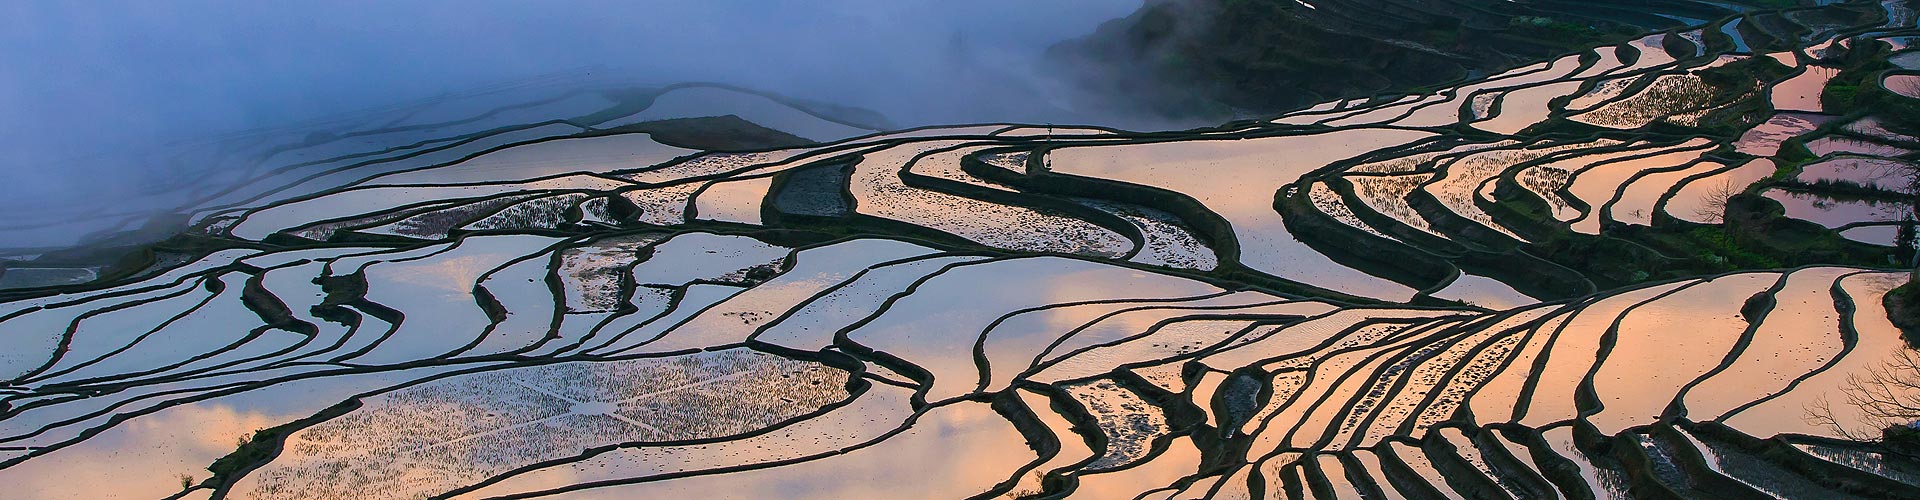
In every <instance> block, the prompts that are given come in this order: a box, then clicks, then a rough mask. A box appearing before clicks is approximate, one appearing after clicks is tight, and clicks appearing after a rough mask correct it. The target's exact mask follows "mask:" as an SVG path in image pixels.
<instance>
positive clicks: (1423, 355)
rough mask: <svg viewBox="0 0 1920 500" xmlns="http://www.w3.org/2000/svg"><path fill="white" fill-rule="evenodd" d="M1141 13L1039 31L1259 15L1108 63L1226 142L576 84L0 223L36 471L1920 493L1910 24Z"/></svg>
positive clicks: (6, 402)
mask: <svg viewBox="0 0 1920 500" xmlns="http://www.w3.org/2000/svg"><path fill="white" fill-rule="evenodd" d="M1146 4H1147V5H1145V6H1143V7H1142V9H1141V10H1140V11H1139V13H1136V14H1134V15H1132V16H1130V17H1127V18H1124V19H1120V20H1116V21H1113V22H1110V23H1109V24H1107V25H1103V26H1102V27H1101V28H1100V29H1099V30H1098V31H1096V32H1095V33H1094V34H1093V35H1089V36H1088V37H1087V38H1082V39H1077V40H1075V41H1072V42H1069V43H1066V44H1062V45H1060V46H1057V47H1056V48H1055V49H1054V50H1052V51H1051V52H1050V53H1049V54H1048V57H1050V58H1052V60H1054V61H1056V62H1057V63H1058V64H1060V65H1061V66H1067V65H1070V64H1089V62H1088V61H1090V60H1094V59H1098V60H1106V61H1117V60H1120V59H1127V58H1125V57H1122V56H1120V55H1117V54H1120V53H1122V52H1125V51H1128V50H1133V49H1137V48H1138V47H1137V46H1138V44H1139V43H1141V42H1140V41H1141V40H1149V39H1158V38H1157V37H1160V36H1161V35H1165V36H1169V37H1170V36H1174V35H1171V34H1164V33H1162V34H1155V33H1159V32H1156V31H1153V30H1167V33H1174V32H1181V31H1182V30H1188V31H1191V30H1209V31H1207V33H1238V34H1237V35H1233V36H1231V37H1229V36H1228V35H1217V36H1213V35H1208V36H1200V35H1195V36H1191V37H1189V38H1185V39H1184V40H1186V41H1185V42H1181V43H1182V44H1184V45H1179V46H1174V47H1172V48H1167V49H1166V50H1170V51H1175V52H1167V53H1156V54H1154V55H1141V56H1139V57H1136V58H1132V59H1128V60H1129V61H1131V62H1127V63H1125V64H1128V65H1132V66H1131V67H1132V68H1133V70H1138V71H1149V68H1160V69H1159V70H1156V71H1160V70H1164V71H1168V72H1170V73H1169V74H1174V73H1172V72H1175V70H1173V69H1167V67H1165V66H1156V65H1168V64H1171V65H1177V66H1179V67H1180V68H1184V69H1182V70H1179V71H1183V72H1180V73H1178V75H1177V78H1175V77H1170V78H1169V79H1168V80H1167V81H1163V82H1161V84H1162V85H1164V86H1166V87H1167V88H1187V89H1190V90H1189V91H1187V92H1185V93H1184V94H1183V93H1180V92H1159V91H1155V92H1148V91H1146V90H1142V89H1139V88H1133V87H1126V88H1119V87H1122V86H1125V85H1131V84H1130V83H1125V82H1113V83H1112V85H1113V86H1114V88H1108V89H1106V90H1108V91H1111V92H1112V93H1110V94H1108V95H1110V96H1118V97H1113V98H1115V99H1118V98H1125V96H1129V95H1136V96H1138V98H1139V99H1141V100H1155V104H1154V105H1155V106H1161V107H1178V106H1187V104H1183V103H1184V102H1186V101H1181V100H1180V99H1184V98H1186V97H1178V96H1188V97H1193V96H1203V97H1204V98H1205V99H1206V100H1208V101H1209V102H1211V103H1213V104H1209V105H1207V106H1212V107H1205V106H1200V107H1192V108H1191V109H1195V110H1199V111H1195V113H1197V114H1196V115H1194V116H1202V117H1203V119H1211V120H1212V121H1211V122H1209V123H1208V124H1206V125H1205V126H1200V127H1198V128H1187V129H1182V130H1159V131H1136V130H1129V129H1126V128H1123V127H1117V126H1110V125H1084V124H1070V123H1044V122H1042V123H1019V122H1008V123H963V124H950V125H926V126H913V127H904V128H903V127H899V126H895V125H893V124H892V123H891V122H889V121H887V119H885V118H884V117H883V116H881V114H880V113H873V112H867V111H864V110H861V109H857V108H854V107H850V106H839V105H835V104H830V103H825V102H820V101H817V100H811V99H801V98H793V97H788V96H786V95H784V94H781V93H776V92H772V91H765V90H761V89H756V88H750V87H746V86H736V85H729V84H709V83H685V84H669V85H611V84H597V85H588V86H580V85H571V84H565V83H564V82H562V83H554V81H550V80H541V79H533V80H524V81H519V82H515V83H511V84H506V85H500V86H495V87H491V88H485V89H480V90H477V91H474V92H470V93H465V94H448V95H443V96H440V97H437V98H433V99H427V100H421V101H412V102H409V103H407V104H405V105H397V106H389V107H385V108H378V109H368V110H363V111H357V112H354V113H350V114H345V115H338V116H334V117H332V118H329V119H326V120H322V121H318V122H309V123H305V124H302V125H300V126H298V127H286V128H280V129H274V130H265V131H260V132H258V133H250V134H243V135H236V136H227V137H224V138H221V139H218V140H215V141H207V142H201V143H197V144H194V145H192V146H191V147H183V148H178V149H174V150H168V151H167V152H166V154H169V155H177V156H176V157H175V160H176V161H174V162H173V163H172V164H179V165H185V166H183V167H180V168H179V171H178V172H177V174H176V175H177V183H175V184H172V185H164V186H157V187H155V190H156V191H155V192H156V193H158V192H164V196H162V195H161V194H155V195H154V196H155V198H152V199H147V198H140V197H137V196H126V197H118V198H117V199H111V200H108V199H95V200H76V201H75V202H74V204H73V205H72V206H63V207H60V209H61V211H59V212H57V213H51V214H48V215H44V216H37V217H29V216H21V217H6V218H0V219H4V221H0V224H4V225H5V226H4V227H0V247H7V248H13V249H12V250H8V251H6V252H5V253H4V254H3V255H0V498H9V499H11V498H23V499H40V498H153V499H221V498H228V499H305V498H378V499H388V498H392V499H399V498H408V499H412V498H461V499H480V498H502V499H505V498H542V499H568V500H573V499H626V498H833V499H843V498H1007V499H1026V498H1075V499H1081V498H1087V499H1190V498H1217V499H1255V498H1284V499H1342V500H1349V499H1439V498H1474V499H1479V498H1516V499H1536V498H1537V499H1546V498H1566V499H1580V500H1586V499H1615V498H1622V499H1624V498H1648V499H1670V498H1708V499H1712V498H1742V499H1744V498H1783V499H1786V498H1794V499H1797V498H1822V499H1824V498H1920V350H1916V347H1920V284H1910V283H1911V282H1912V281H1913V278H1914V276H1915V269H1916V263H1920V260H1917V259H1920V257H1916V246H1917V245H1920V244H1917V242H1916V240H1920V238H1917V237H1916V224H1920V221H1917V220H1916V219H1917V218H1920V27H1916V17H1917V16H1916V11H1917V10H1920V3H1916V2H1909V1H1904V0H1887V1H1863V0H1852V1H1826V0H1822V1H1812V0H1807V1H1792V0H1725V1H1708V0H1666V1H1653V0H1623V1H1592V2H1572V1H1562V0H1525V1H1505V0H1499V1H1492V0H1303V1H1298V2H1296V1H1293V0H1286V1H1284V2H1238V1H1226V0H1221V1H1184V2H1166V1H1149V2H1147V3H1146ZM1195 4H1217V5H1215V6H1214V7H1213V8H1215V9H1224V10H1221V11H1219V12H1215V13H1214V14H1216V15H1217V17H1213V18H1211V19H1212V21H1210V22H1211V23H1212V24H1210V25H1207V26H1205V27H1204V29H1203V28H1195V27H1192V26H1188V27H1171V26H1175V24H1177V23H1172V22H1171V21H1168V22H1159V21H1156V19H1160V17H1157V16H1175V15H1176V14H1174V12H1175V11H1172V10H1166V9H1173V8H1175V7H1181V6H1186V7H1191V6H1192V5H1195ZM1254 4H1258V5H1264V6H1265V7H1261V8H1262V9H1270V10H1271V11H1273V12H1281V13H1283V14H1275V15H1276V16H1281V17H1279V18H1278V19H1283V21H1272V22H1296V21H1297V22H1301V23H1306V22H1311V23H1312V28H1311V29H1309V28H1304V27H1301V28H1298V29H1295V30H1293V31H1284V30H1283V31H1274V30H1278V29H1279V28H1271V27H1266V28H1263V27H1262V26H1261V25H1260V23H1263V22H1268V21H1256V20H1253V19H1268V18H1256V17H1250V16H1248V15H1243V14H1245V12H1242V11H1236V10H1234V9H1252V8H1253V7H1249V5H1254ZM1182 8H1185V7H1182ZM1156 9H1160V10H1156ZM1262 12H1266V11H1265V10H1263V11H1262ZM1287 16H1291V17H1287ZM1171 18H1172V17H1167V19H1171ZM1285 19H1291V20H1293V21H1284V20H1285ZM1289 29H1292V28H1289ZM1261 30H1265V31H1261ZM1248 33H1253V34H1248ZM1183 36H1184V35H1183ZM1129 37H1131V38H1129ZM1222 37H1226V38H1224V40H1227V41H1235V40H1237V41H1239V42H1235V43H1241V42H1244V43H1272V44H1273V46H1272V47H1269V48H1266V49H1260V51H1257V52H1258V53H1240V52H1235V50H1237V49H1227V48H1221V47H1218V46H1217V44H1219V43H1223V42H1222V40H1223V38H1222ZM1308 37H1312V38H1315V39H1317V40H1333V41H1332V42H1324V43H1325V44H1326V45H1315V43H1323V42H1299V44H1298V45H1297V46H1289V45H1288V43H1291V42H1287V43H1282V42H1279V41H1277V40H1292V39H1296V38H1308ZM1342 40H1345V41H1342ZM1334 45H1338V46H1339V47H1348V48H1350V49H1351V52H1352V53H1342V52H1339V50H1343V49H1336V48H1333V47H1334ZM1178 50H1188V51H1194V52H1177V51H1178ZM1246 50H1249V51H1252V50H1254V49H1246ZM1310 51H1311V52H1312V53H1309V52H1310ZM1199 53H1207V54H1215V55H1216V57H1213V58H1210V59H1209V58H1202V57H1199V56H1196V55H1195V54H1199ZM1168 54H1173V55H1168ZM1360 57H1365V58H1373V59H1370V60H1371V61H1374V62H1378V64H1372V63H1367V64H1360V63H1351V62H1341V61H1343V60H1346V59H1350V58H1360ZM1090 58H1091V59H1090ZM1234 58H1241V59H1234ZM1176 59H1177V60H1176ZM1243 59H1245V60H1252V59H1259V60H1261V61H1266V64H1268V65H1269V66H1257V65H1245V64H1240V63H1235V62H1232V61H1240V60H1243ZM1075 61H1077V62H1075ZM1222 61H1226V62H1222ZM1113 64H1122V63H1119V62H1114V63H1113ZM1262 67H1264V68H1268V70H1271V71H1276V72H1285V73H1286V74H1291V75H1295V76H1294V77H1293V78H1292V79H1290V80H1285V79H1268V78H1252V76H1250V75H1255V74H1256V73H1254V72H1255V71H1256V70H1257V69H1258V68H1262ZM1221 68H1228V69H1221ZM1235 68H1238V69H1235ZM1246 68H1255V69H1246ZM1232 71H1245V72H1246V73H1232ZM1109 76H1111V75H1109ZM1181 78H1184V79H1186V80H1185V81H1188V82H1189V83H1191V81H1197V80H1206V81H1210V82H1216V83H1214V84H1210V85H1207V86H1194V87H1177V85H1180V83H1179V81H1180V80H1179V79H1181ZM1423 78H1424V79H1425V80H1422V79H1423ZM1220 82H1224V83H1220ZM1162 90H1165V89H1162ZM1276 96H1280V97H1276ZM1194 98H1199V97H1194ZM1195 106H1199V105H1195ZM1221 110H1224V111H1221ZM1207 113H1217V114H1207ZM1218 113H1223V114H1218ZM1204 117H1215V118H1204ZM151 206H164V207H165V210H161V211H159V212H164V214H163V215H160V216H155V215H154V214H155V213H157V212H156V211H155V210H151V209H148V208H144V207H151ZM132 207H143V208H132ZM75 221H89V222H86V223H87V224H94V225H95V226H90V227H94V231H93V232H92V233H91V234H90V235H89V236H88V237H87V238H85V239H83V240H80V241H78V242H75V243H72V244H28V243H24V242H26V241H27V240H26V239H25V238H27V236H26V235H33V234H37V233H36V232H46V231H53V230H55V229H57V228H61V227H68V226H69V225H71V224H78V223H79V222H75ZM5 235H13V236H5ZM141 238H144V239H141ZM5 240H11V241H13V243H7V241H5Z"/></svg>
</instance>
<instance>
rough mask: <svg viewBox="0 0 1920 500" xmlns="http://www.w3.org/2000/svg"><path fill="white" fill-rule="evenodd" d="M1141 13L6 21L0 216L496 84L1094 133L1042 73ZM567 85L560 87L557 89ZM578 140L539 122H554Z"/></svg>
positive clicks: (222, 15) (454, 9) (782, 7)
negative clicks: (653, 90)
mask: <svg viewBox="0 0 1920 500" xmlns="http://www.w3.org/2000/svg"><path fill="white" fill-rule="evenodd" d="M1138 7H1139V3H1138V2H1114V1H1105V0H1070V1H1057V2H1038V3H1035V2H1020V1H1013V0H989V1H978V2H935V1H892V0H887V1H881V0H831V1H821V2H792V3H789V2H755V1H737V0H728V1H697V2H696V1H647V2H571V3H568V4H566V5H555V4H548V3H534V2H527V3H520V2H483V3H479V4H474V3H468V2H441V1H416V2H328V3H325V4H298V3H296V4H281V3H274V4H261V3H255V2H228V1H189V2H165V3H145V2H10V3H7V4H6V5H0V19H3V20H0V67H6V68H9V70H10V72H11V73H10V74H11V75H12V76H11V77H10V78H5V79H0V109H5V110H7V112H6V113H4V114H0V178H4V179H5V180H6V182H4V183H0V209H4V210H5V211H6V212H7V213H9V214H12V215H28V214H32V213H37V212H44V211H47V210H53V211H55V212H58V210H59V209H60V208H61V206H62V205H65V204H70V203H73V202H75V201H78V200H88V201H90V202H98V201H103V200H114V199H117V198H123V197H127V196H132V195H135V194H140V193H143V192H145V191H150V190H153V189H155V188H156V186H161V185H164V184H166V183H167V182H169V181H172V180H175V179H174V178H175V177H178V176H180V175H181V174H180V172H185V171H193V170H195V169H196V167H198V166H197V165H191V164H186V165H183V164H177V163H180V162H185V163H193V160H190V159H189V160H180V159H170V158H169V159H163V158H166V156H165V155H161V154H156V153H155V151H158V150H164V149H165V148H166V147H168V146H177V145H180V144H183V143H187V144H191V143H195V142H196V141H199V142H204V141H206V140H208V139H212V138H219V137H226V136H230V135H231V134H234V133H236V132H239V131H245V130H250V129H258V128H262V127H283V126H287V125H291V124H299V123H304V122H310V121H312V120H315V119H320V118H326V117H330V116H338V115H340V114H342V113H352V112H357V111H360V110H365V109H369V108H379V107H382V106H392V105H395V104H400V103H407V102H417V101H420V100H422V99H432V98H435V97H436V96H444V95H448V94H450V93H459V92H465V91H470V90H472V89H474V88H482V87H486V86H489V85H495V84H498V83H499V82H516V81H527V80H529V79H533V80H540V79H546V80H548V81H550V83H551V84H550V88H553V89H556V91H559V90H564V89H565V88H567V87H568V86H606V85H616V84H618V85H629V84H632V85H655V86H658V85H667V84H673V83H679V82H687V81H710V82H718V83H724V84H730V85H737V86H741V87H746V88H752V89H757V90H762V91H767V92H774V93H779V94H782V95H787V96H791V97H794V98H799V99H810V100H816V101H822V102H826V103H833V104H839V105H845V106H854V107H859V108H865V109H870V110H873V111H876V112H878V113H880V114H882V115H884V116H885V117H886V118H887V119H888V120H889V121H890V122H891V123H893V124H896V125H898V126H913V125H923V124H932V123H951V122H967V121H988V120H997V121H1006V120H1023V121H1048V120H1062V121H1087V120H1096V119H1097V117H1095V116H1094V115H1091V114H1088V113H1083V112H1075V111H1071V110H1068V109H1065V108H1064V107H1063V106H1064V104H1063V103H1066V102H1067V101H1068V99H1065V98H1062V97H1060V96H1059V95H1058V92H1060V91H1061V87H1058V86H1055V85H1052V84H1051V83H1050V82H1049V81H1048V78H1047V77H1046V76H1045V75H1044V70H1043V69H1042V68H1040V67H1038V66H1037V56H1038V54H1040V52H1041V51H1042V50H1044V49H1045V48H1046V47H1048V46H1051V45H1053V44H1055V43H1057V42H1059V41H1060V40H1064V39H1067V38H1070V37H1074V36H1081V35H1084V34H1086V33H1089V32H1091V31H1092V29H1093V27H1094V26H1095V25H1097V24H1098V23H1100V22H1102V21H1105V20H1108V19H1112V18H1117V17H1121V16H1124V15H1126V14H1127V13H1129V12H1131V11H1133V10H1134V9H1136V8H1138ZM554 82H557V83H554ZM550 118H564V117H544V118H541V119H550Z"/></svg>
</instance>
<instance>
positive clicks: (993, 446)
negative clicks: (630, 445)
mask: <svg viewBox="0 0 1920 500" xmlns="http://www.w3.org/2000/svg"><path fill="white" fill-rule="evenodd" d="M1036 457H1037V455H1035V454H1034V452H1032V451H1030V449H1029V448H1028V447H1027V445H1026V440H1025V439H1024V438H1023V437H1021V435H1020V432H1019V431H1018V430H1016V429H1014V428H1013V425H1012V424H1011V423H1009V422H1008V421H1007V420H1006V419H1005V418H1002V417H1000V416H999V414H997V413H995V412H994V411H993V410H992V409H991V408H989V407H988V405H987V404H985V403H977V402H961V403H956V404H953V405H948V406H943V407H940V408H935V409H932V410H929V411H928V412H927V413H926V414H923V415H921V416H920V419H919V420H918V421H915V422H914V424H913V427H911V428H909V429H908V430H907V431H906V432H904V433H901V434H899V435H896V436H893V437H891V438H888V439H886V440H885V441H881V442H880V443H878V444H875V445H873V446H870V447H867V448H862V449H859V450H855V451H852V452H849V453H847V454H844V455H836V456H831V457H826V458H822V459H818V460H813V461H809V462H804V463H800V464H794V465H787V466H782V467H776V468H772V469H760V470H752V471H742V472H734V473H727V474H718V475H710V476H695V477H688V478H682V479H674V480H668V481H663V482H658V483H648V484H639V485H632V486H621V487H610V488H599V489H593V490H586V491H580V492H575V493H573V494H570V495H568V498H569V499H571V500H582V499H608V500H612V499H630V498H765V499H783V498H963V497H967V496H969V495H974V494H978V493H979V492H981V491H986V490H988V489H990V488H991V487H992V486H993V485H994V484H997V483H999V482H1001V481H1006V480H1007V479H1009V478H1012V477H1014V474H1015V472H1016V471H1017V469H1019V468H1020V467H1022V466H1024V465H1026V464H1028V463H1029V462H1031V461H1033V460H1035V459H1036Z"/></svg>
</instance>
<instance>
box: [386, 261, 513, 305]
mask: <svg viewBox="0 0 1920 500" xmlns="http://www.w3.org/2000/svg"><path fill="white" fill-rule="evenodd" d="M493 266H494V264H493V262H492V260H491V259H485V258H482V257H481V256H478V255H469V256H466V257H457V258H452V259H445V260H441V261H437V262H435V263H433V264H420V265H415V266H412V267H410V268H409V269H408V272H406V273H395V274H394V275H393V277H392V279H393V280H394V281H399V282H402V283H411V284H415V285H420V286H424V287H429V288H435V289H439V290H446V291H447V295H465V294H468V293H472V288H471V287H472V286H473V283H474V282H475V281H477V280H479V279H480V275H481V274H485V273H486V272H487V270H489V269H492V268H493Z"/></svg>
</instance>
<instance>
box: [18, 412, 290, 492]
mask: <svg viewBox="0 0 1920 500" xmlns="http://www.w3.org/2000/svg"><path fill="white" fill-rule="evenodd" d="M294 418H297V417H295V416H291V415H267V414H264V413H260V412H253V411H241V410H236V409H234V408H233V407H231V406H227V405H222V404H193V405H185V406H179V407H175V408H170V409H167V410H165V411H162V412H160V413H157V414H153V415H148V416H145V417H141V418H137V419H134V420H132V421H130V422H127V423H125V424H121V425H119V426H116V427H114V428H112V429H108V430H107V431H106V432H102V433H100V434H99V435H97V436H94V437H92V438H90V439H88V440H86V441H83V442H81V443H80V444H77V445H74V446H71V447H68V448H65V449H62V450H60V451H56V452H54V453H52V454H49V455H46V456H44V457H41V458H37V459H34V460H31V461H28V462H26V463H22V464H20V465H16V466H13V467H10V468H7V469H4V470H0V484H5V485H7V487H6V492H5V494H4V496H5V497H6V498H9V499H13V498H18V499H20V500H53V499H73V500H97V499H117V498H140V499H152V498H161V497H165V496H167V495H171V494H174V493H178V492H179V491H180V479H179V477H178V476H179V475H180V474H192V475H193V478H194V481H196V482H198V481H201V480H205V479H206V478H207V477H208V476H210V475H212V474H211V473H209V472H207V470H206V467H207V464H211V463H213V461H214V460H216V459H219V458H220V457H223V456H226V455H227V454H228V453H232V452H233V450H234V448H235V447H236V445H237V444H238V442H239V439H240V438H241V437H244V436H251V435H252V434H253V432H254V431H256V430H259V429H264V428H267V427H272V426H275V425H280V424H281V423H283V422H287V421H291V420H293V419H294ZM14 495H23V496H18V497H16V496H14Z"/></svg>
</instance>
